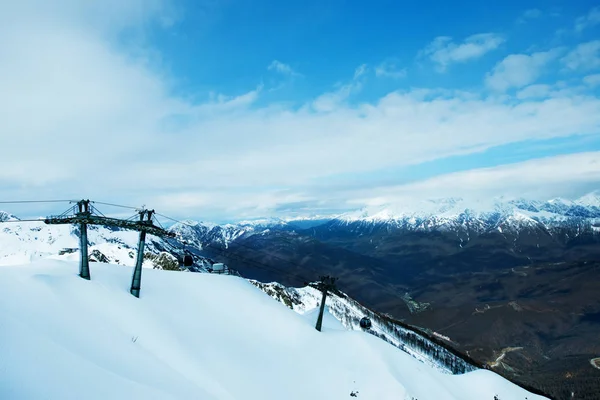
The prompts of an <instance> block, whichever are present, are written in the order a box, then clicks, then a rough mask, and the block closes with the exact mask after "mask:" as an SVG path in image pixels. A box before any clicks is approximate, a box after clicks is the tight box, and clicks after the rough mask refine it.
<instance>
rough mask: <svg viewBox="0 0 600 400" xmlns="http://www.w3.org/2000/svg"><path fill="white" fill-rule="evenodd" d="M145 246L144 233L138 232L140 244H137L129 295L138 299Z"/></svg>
mask: <svg viewBox="0 0 600 400" xmlns="http://www.w3.org/2000/svg"><path fill="white" fill-rule="evenodd" d="M145 246H146V231H144V230H142V231H140V242H139V244H138V253H137V260H136V262H135V268H134V270H133V277H132V279H131V290H130V292H131V294H132V295H134V296H135V297H140V289H141V286H142V263H143V262H144V247H145Z"/></svg>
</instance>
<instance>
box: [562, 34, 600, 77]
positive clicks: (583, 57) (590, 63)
mask: <svg viewBox="0 0 600 400" xmlns="http://www.w3.org/2000/svg"><path fill="white" fill-rule="evenodd" d="M561 61H562V62H563V64H564V65H565V67H566V68H568V69H571V70H590V69H595V68H600V40H593V41H591V42H587V43H581V44H579V45H578V46H577V47H576V48H575V49H574V50H572V51H571V52H569V54H567V55H566V56H565V57H563V58H562V59H561Z"/></svg>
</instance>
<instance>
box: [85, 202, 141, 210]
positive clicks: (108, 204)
mask: <svg viewBox="0 0 600 400" xmlns="http://www.w3.org/2000/svg"><path fill="white" fill-rule="evenodd" d="M91 203H95V204H102V205H105V206H112V207H120V208H128V209H130V210H138V209H140V207H131V206H123V205H121V204H114V203H105V202H102V201H92V202H91Z"/></svg>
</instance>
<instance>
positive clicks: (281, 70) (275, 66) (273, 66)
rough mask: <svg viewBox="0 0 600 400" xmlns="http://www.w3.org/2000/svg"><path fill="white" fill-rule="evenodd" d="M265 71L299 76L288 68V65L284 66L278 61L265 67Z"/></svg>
mask: <svg viewBox="0 0 600 400" xmlns="http://www.w3.org/2000/svg"><path fill="white" fill-rule="evenodd" d="M267 69H268V70H269V71H275V72H278V73H280V74H282V75H288V76H300V74H299V73H297V72H296V71H294V70H293V69H292V67H290V66H289V65H288V64H284V63H282V62H281V61H278V60H273V61H272V62H271V64H269V66H268V67H267Z"/></svg>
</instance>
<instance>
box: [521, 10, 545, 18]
mask: <svg viewBox="0 0 600 400" xmlns="http://www.w3.org/2000/svg"><path fill="white" fill-rule="evenodd" d="M541 16H542V11H541V10H540V9H538V8H531V9H529V10H525V11H524V12H523V15H522V17H523V18H526V19H535V18H539V17H541Z"/></svg>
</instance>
